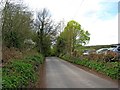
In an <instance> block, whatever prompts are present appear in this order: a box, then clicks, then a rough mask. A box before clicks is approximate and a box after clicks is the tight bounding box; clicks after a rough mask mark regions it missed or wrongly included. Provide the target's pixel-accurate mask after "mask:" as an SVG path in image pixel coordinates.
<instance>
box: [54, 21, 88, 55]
mask: <svg viewBox="0 0 120 90" xmlns="http://www.w3.org/2000/svg"><path fill="white" fill-rule="evenodd" d="M89 36H90V34H89V32H88V31H84V30H83V29H82V28H81V25H80V24H79V23H78V22H76V21H74V20H71V21H69V22H68V23H67V26H66V27H65V28H64V31H63V32H62V33H61V34H60V36H59V37H58V38H57V43H56V47H57V52H58V53H66V54H69V55H74V54H75V53H76V51H77V50H78V48H80V46H82V45H85V44H87V43H88V41H89V40H90V37H89Z"/></svg>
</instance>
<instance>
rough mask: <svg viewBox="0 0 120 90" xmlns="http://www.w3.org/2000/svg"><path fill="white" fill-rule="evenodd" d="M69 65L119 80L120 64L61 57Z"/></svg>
mask: <svg viewBox="0 0 120 90" xmlns="http://www.w3.org/2000/svg"><path fill="white" fill-rule="evenodd" d="M61 58H62V59H64V60H67V61H69V62H71V63H75V64H78V65H82V66H85V67H88V68H90V69H94V70H96V71H98V72H102V73H104V74H106V75H107V76H110V77H111V78H113V79H120V73H119V72H120V62H106V63H105V62H101V61H95V60H87V59H82V60H81V59H80V58H75V57H70V56H67V55H64V56H63V57H61Z"/></svg>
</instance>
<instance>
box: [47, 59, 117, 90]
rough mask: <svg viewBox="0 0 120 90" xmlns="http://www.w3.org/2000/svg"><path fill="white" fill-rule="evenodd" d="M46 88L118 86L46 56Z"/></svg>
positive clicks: (60, 60) (67, 63)
mask: <svg viewBox="0 0 120 90" xmlns="http://www.w3.org/2000/svg"><path fill="white" fill-rule="evenodd" d="M46 88H118V85H116V84H115V83H113V82H111V81H108V80H107V79H103V78H100V77H98V76H96V75H94V74H92V73H89V72H87V71H84V70H83V69H80V68H78V67H76V66H74V65H72V64H71V63H69V62H66V61H64V60H62V59H59V58H57V57H47V58H46Z"/></svg>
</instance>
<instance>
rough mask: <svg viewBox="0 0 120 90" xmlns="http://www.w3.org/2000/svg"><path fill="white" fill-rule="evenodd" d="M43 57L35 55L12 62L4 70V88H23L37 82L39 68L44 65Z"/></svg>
mask: <svg viewBox="0 0 120 90" xmlns="http://www.w3.org/2000/svg"><path fill="white" fill-rule="evenodd" d="M43 59H44V58H43V56H42V55H34V56H29V57H26V58H24V59H23V60H21V59H20V60H18V59H16V60H11V61H9V62H8V63H7V64H6V65H5V66H4V67H3V69H2V72H3V73H2V74H3V77H2V79H3V81H2V86H3V88H23V87H26V86H28V85H29V84H30V83H35V81H36V80H37V73H36V70H37V67H36V65H35V64H37V65H40V64H41V63H43Z"/></svg>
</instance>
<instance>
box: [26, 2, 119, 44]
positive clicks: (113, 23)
mask: <svg viewBox="0 0 120 90" xmlns="http://www.w3.org/2000/svg"><path fill="white" fill-rule="evenodd" d="M25 1H26V2H27V3H29V5H30V7H32V8H33V10H39V9H41V8H44V7H46V8H48V9H49V10H50V11H51V13H52V15H53V17H54V19H55V20H56V21H59V20H62V19H63V18H64V20H65V21H66V22H67V21H69V20H71V19H74V20H76V21H77V22H79V23H80V24H81V25H82V26H83V28H84V29H85V30H88V31H89V32H90V33H91V40H90V43H89V45H100V44H113V43H118V15H116V16H114V17H111V18H109V19H108V20H103V19H100V18H99V15H100V14H101V13H100V11H102V9H103V6H101V5H100V2H118V1H119V0H109V1H108V0H84V2H83V3H82V4H81V2H82V0H31V1H29V0H25ZM89 13H92V14H91V15H90V14H89ZM103 14H105V15H106V16H107V15H108V13H107V12H104V13H103Z"/></svg>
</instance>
